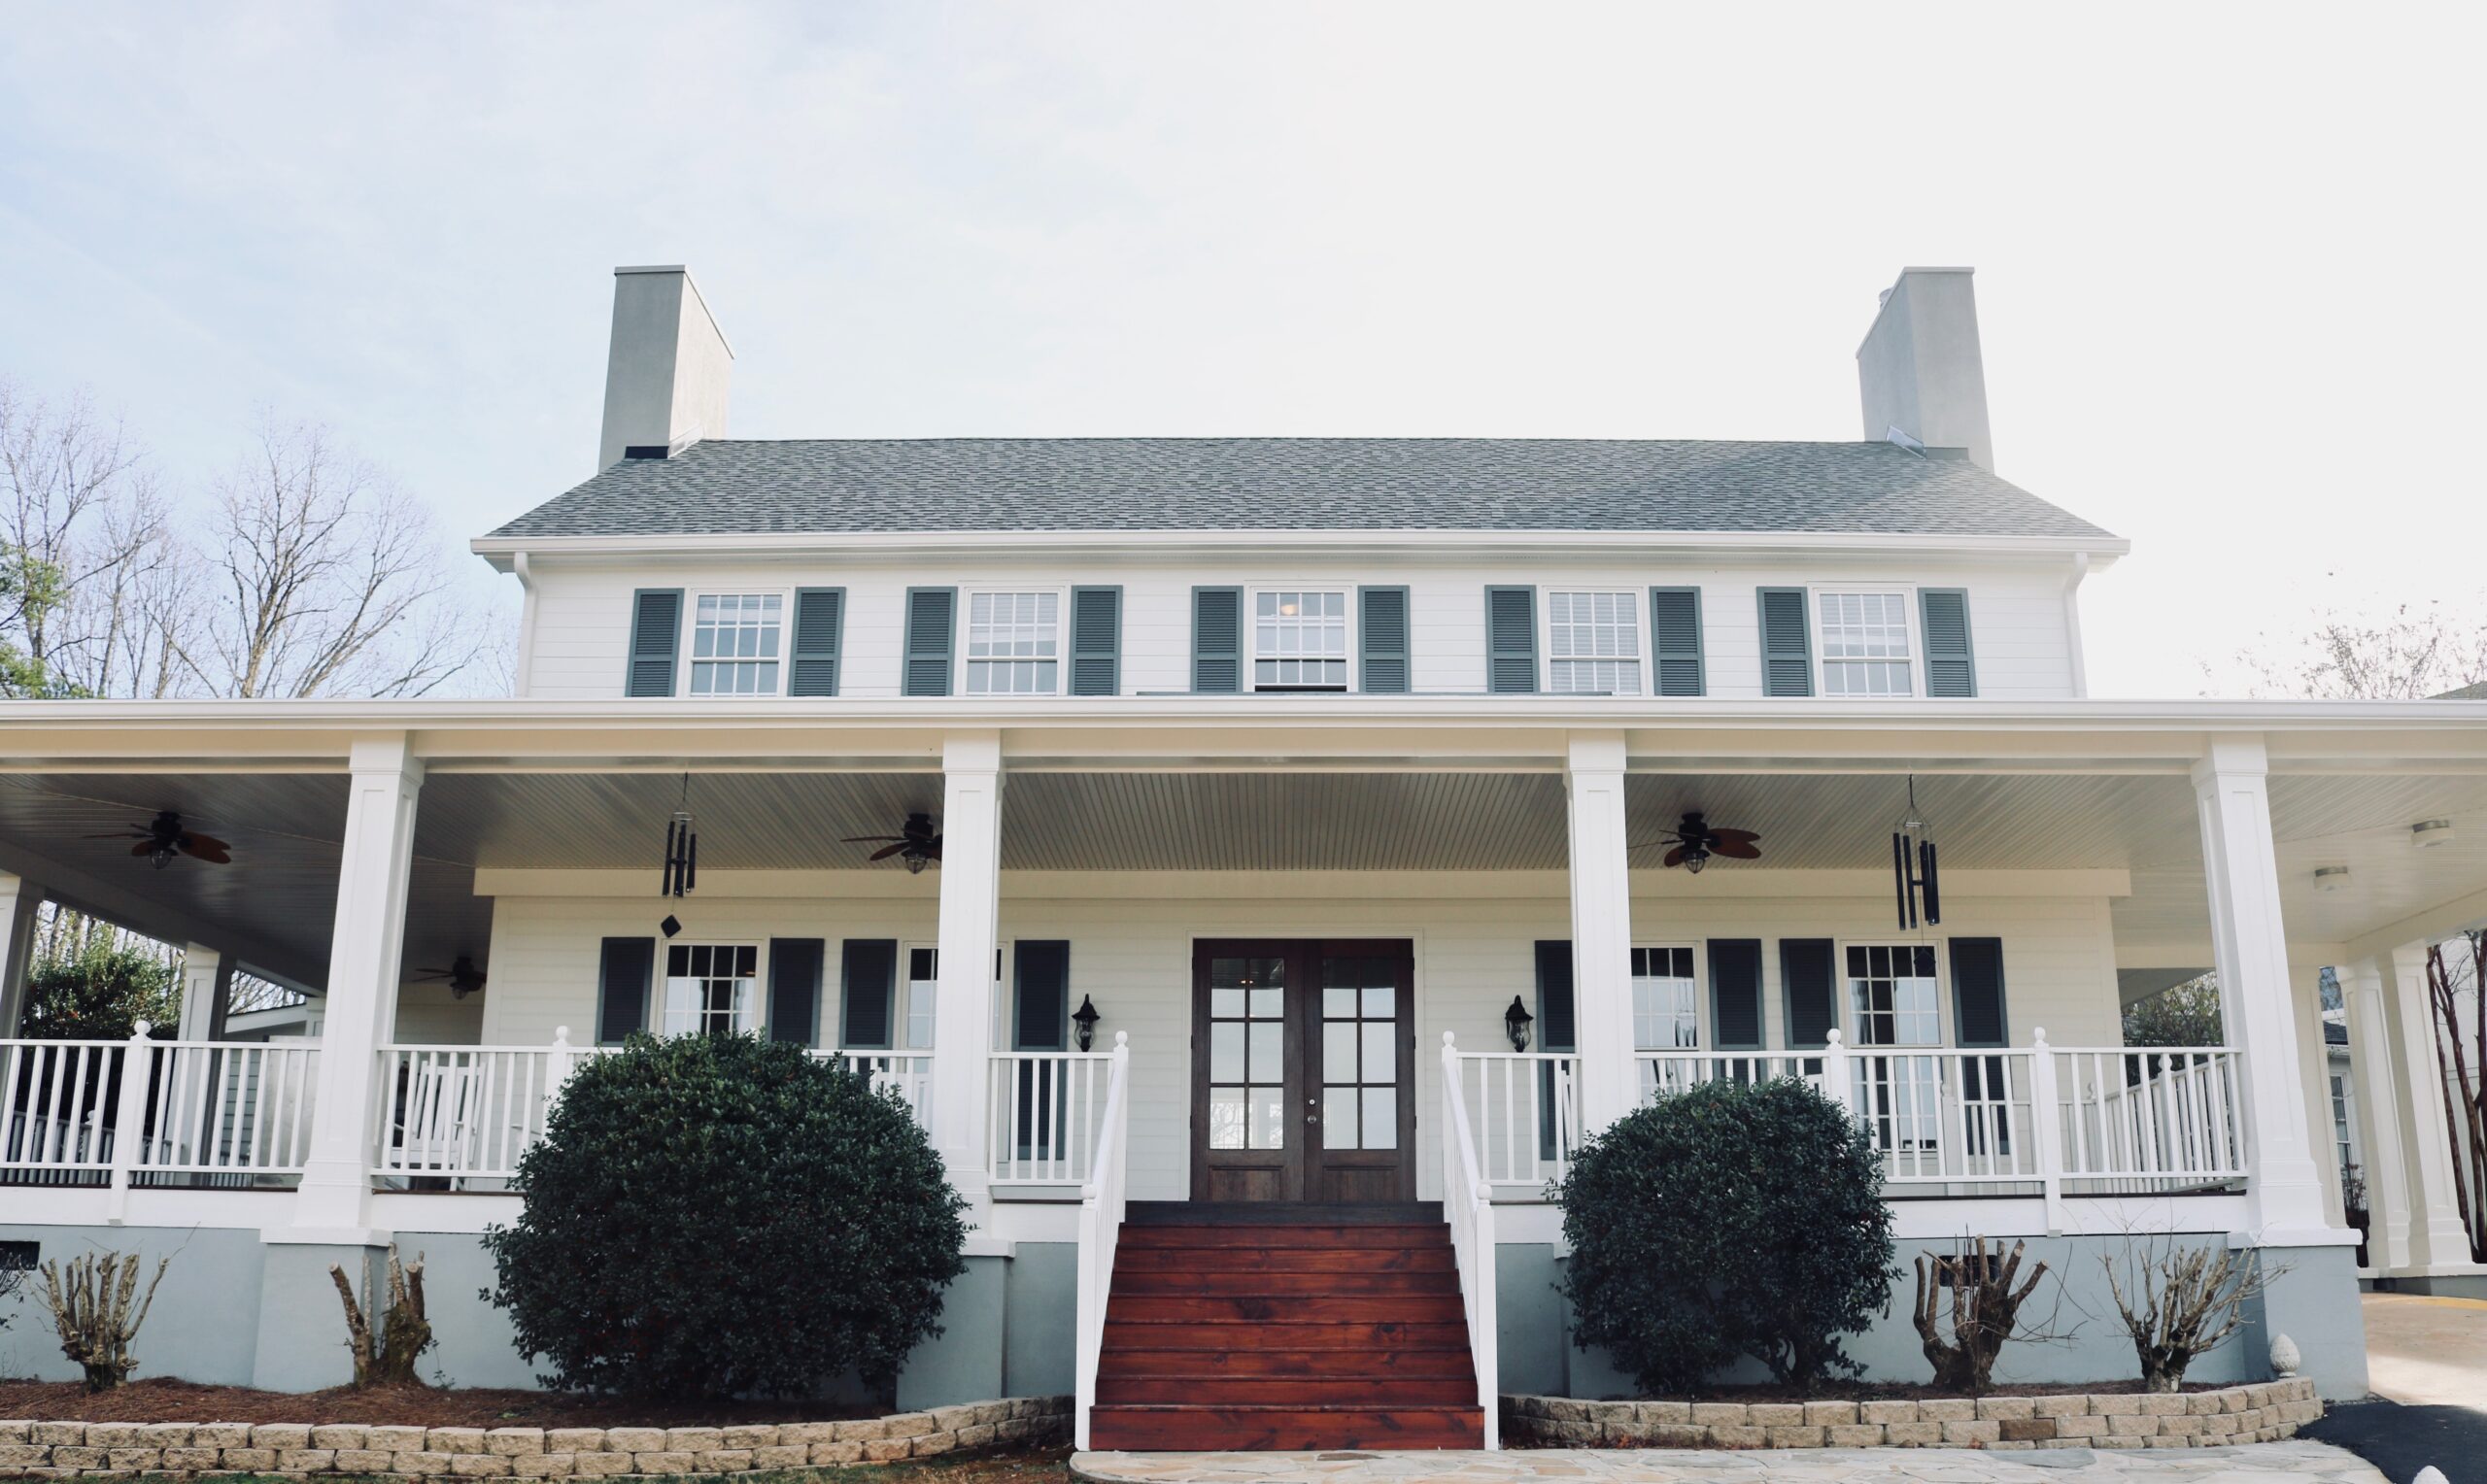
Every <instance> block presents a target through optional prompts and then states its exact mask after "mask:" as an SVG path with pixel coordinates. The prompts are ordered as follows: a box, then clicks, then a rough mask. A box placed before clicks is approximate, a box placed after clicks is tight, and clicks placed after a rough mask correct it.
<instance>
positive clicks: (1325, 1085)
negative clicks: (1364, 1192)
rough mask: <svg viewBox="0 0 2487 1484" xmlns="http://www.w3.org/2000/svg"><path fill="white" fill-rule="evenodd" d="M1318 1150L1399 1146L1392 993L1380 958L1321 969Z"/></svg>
mask: <svg viewBox="0 0 2487 1484" xmlns="http://www.w3.org/2000/svg"><path fill="white" fill-rule="evenodd" d="M1321 1147H1322V1148H1324V1149H1396V1148H1398V1147H1399V989H1398V977H1397V975H1396V974H1395V973H1394V972H1393V965H1392V963H1391V961H1389V960H1387V959H1331V960H1328V961H1326V962H1325V963H1324V965H1323V967H1322V980H1321Z"/></svg>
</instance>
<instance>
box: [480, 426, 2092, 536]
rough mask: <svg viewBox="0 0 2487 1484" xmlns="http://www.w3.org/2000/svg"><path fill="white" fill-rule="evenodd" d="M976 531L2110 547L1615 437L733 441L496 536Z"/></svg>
mask: <svg viewBox="0 0 2487 1484" xmlns="http://www.w3.org/2000/svg"><path fill="white" fill-rule="evenodd" d="M982 530H993V531H1019V530H1048V531H1057V530H1058V531H1143V530H1338V531H1348V530H1377V531H1378V530H1393V531H1396V530H1478V531H1493V530H1525V531H1575V530H1585V531H1711V532H1719V531H1765V532H1825V533H1849V532H1881V533H1889V534H1895V535H1922V534H1938V535H1981V536H2039V537H2062V538H2067V539H2072V540H2084V539H2095V538H2101V537H2106V536H2107V532H2105V531H2102V530H2100V529H2099V528H2098V527H2097V526H2095V525H2092V524H2091V523H2088V522H2087V521H2083V520H2080V519H2077V518H2076V517H2074V516H2071V515H2068V514H2066V513H2065V512H2063V511H2061V510H2059V509H2057V508H2056V507H2055V506H2053V505H2050V504H2048V503H2047V502H2046V501H2044V500H2041V499H2039V498H2038V497H2037V496H2036V495H2033V494H2031V493H2029V492H2028V491H2027V490H2025V489H2021V488H2019V487H2018V486H2015V485H2011V484H2007V483H2006V482H2004V481H2003V480H2000V479H1997V478H1995V477H1994V476H1993V474H1990V473H1988V472H1987V471H1986V470H1984V469H1981V468H1979V467H1977V466H1976V465H1975V464H1972V463H1969V462H1967V461H1966V460H1964V459H1962V458H1960V457H1959V456H1958V455H1952V456H1944V455H1940V454H1938V455H1935V456H1931V457H1928V456H1924V455H1917V454H1912V453H1910V452H1908V451H1907V450H1905V449H1901V448H1898V447H1895V446H1893V445H1891V444H1888V443H1723V442H1712V441H1696V440H1683V439H1666V440H1625V439H1603V438H1600V439H1586V438H927V439H874V440H845V439H838V440H830V439H814V440H801V441H785V442H761V441H752V440H739V441H737V440H732V439H726V440H719V441H716V442H712V443H699V444H694V445H693V446H692V447H690V448H689V449H686V450H685V451H683V452H682V453H681V454H679V455H675V456H674V457H672V458H667V459H626V460H624V461H623V462H621V463H618V464H615V465H614V466H613V467H611V468H609V469H606V470H605V471H604V472H603V473H601V474H598V475H596V477H595V478H594V479H591V480H589V481H588V482H587V483H586V484H583V485H581V486H579V487H578V488H576V489H572V490H570V491H569V492H568V493H566V494H562V495H560V496H557V497H556V498H554V499H552V500H549V501H547V502H545V503H544V504H542V505H539V506H537V507H536V508H535V509H533V510H530V511H528V513H527V514H525V515H523V516H520V517H519V518H518V519H517V520H515V521H512V522H510V523H508V524H506V525H504V526H502V527H501V528H500V529H499V530H497V531H494V535H495V536H508V537H519V536H667V535H703V534H717V535H751V534H764V533H768V532H804V533H821V534H836V533H841V532H864V531H874V532H920V533H935V532H952V531H982Z"/></svg>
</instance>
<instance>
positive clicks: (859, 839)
mask: <svg viewBox="0 0 2487 1484" xmlns="http://www.w3.org/2000/svg"><path fill="white" fill-rule="evenodd" d="M905 838H906V836H904V835H848V836H847V837H846V838H845V839H843V840H840V841H838V842H837V843H838V844H840V845H869V844H871V843H872V842H873V841H875V840H902V841H903V840H904V839H905Z"/></svg>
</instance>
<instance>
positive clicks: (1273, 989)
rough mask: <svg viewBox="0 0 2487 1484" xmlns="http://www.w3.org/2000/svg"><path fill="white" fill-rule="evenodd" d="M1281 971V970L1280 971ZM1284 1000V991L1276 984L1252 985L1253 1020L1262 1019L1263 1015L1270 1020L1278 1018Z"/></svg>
mask: <svg viewBox="0 0 2487 1484" xmlns="http://www.w3.org/2000/svg"><path fill="white" fill-rule="evenodd" d="M1282 972H1283V971H1281V973H1282ZM1285 1002H1286V991H1285V990H1284V988H1283V987H1282V986H1280V985H1278V984H1266V985H1254V986H1253V987H1252V1016H1253V1018H1254V1019H1255V1020H1258V1019H1262V1018H1264V1017H1266V1018H1268V1019H1270V1020H1276V1019H1278V1015H1279V1013H1280V1011H1281V1010H1282V1009H1283V1007H1284V1005H1285Z"/></svg>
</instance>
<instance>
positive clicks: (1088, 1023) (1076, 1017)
mask: <svg viewBox="0 0 2487 1484" xmlns="http://www.w3.org/2000/svg"><path fill="white" fill-rule="evenodd" d="M1104 1019H1105V1017H1104V1016H1102V1015H1099V1014H1098V1013H1097V1002H1096V1001H1095V1000H1093V999H1091V998H1089V997H1088V996H1087V995H1080V996H1079V1008H1078V1009H1077V1010H1075V1011H1073V1012H1072V1016H1071V1024H1072V1025H1073V1026H1075V1027H1077V1028H1078V1029H1077V1030H1076V1031H1075V1032H1074V1033H1075V1034H1076V1035H1077V1036H1078V1038H1079V1049H1080V1050H1081V1051H1086V1050H1088V1049H1089V1048H1090V1047H1091V1046H1094V1045H1095V1044H1096V1043H1097V1022H1099V1021H1101V1020H1104Z"/></svg>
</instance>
